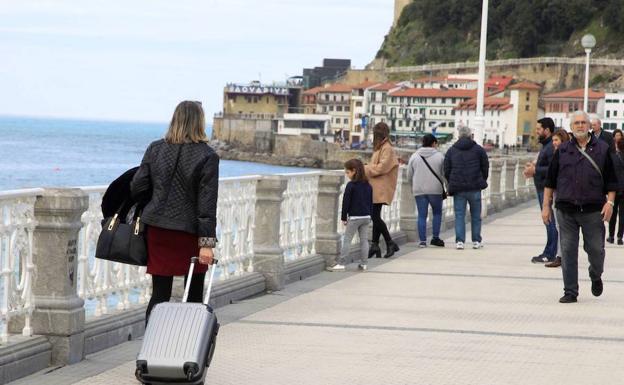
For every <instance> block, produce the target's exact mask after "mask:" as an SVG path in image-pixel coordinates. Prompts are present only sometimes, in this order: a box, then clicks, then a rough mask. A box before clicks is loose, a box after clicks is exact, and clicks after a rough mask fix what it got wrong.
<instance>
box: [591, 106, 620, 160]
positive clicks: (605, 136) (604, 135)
mask: <svg viewBox="0 0 624 385" xmlns="http://www.w3.org/2000/svg"><path fill="white" fill-rule="evenodd" d="M591 129H592V135H594V136H595V137H596V138H598V139H600V140H603V141H604V142H605V143H607V144H608V145H609V150H610V151H611V152H615V141H614V140H613V135H612V134H611V133H610V132H609V131H605V130H603V129H602V121H601V120H600V117H599V116H598V115H595V114H593V115H592V116H591Z"/></svg>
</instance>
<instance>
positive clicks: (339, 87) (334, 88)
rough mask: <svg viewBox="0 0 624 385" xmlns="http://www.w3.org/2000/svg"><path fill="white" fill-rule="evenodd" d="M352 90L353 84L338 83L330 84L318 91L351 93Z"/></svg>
mask: <svg viewBox="0 0 624 385" xmlns="http://www.w3.org/2000/svg"><path fill="white" fill-rule="evenodd" d="M351 90H353V86H351V85H348V84H337V83H336V84H330V85H327V86H325V87H322V88H321V89H320V90H318V92H317V93H321V92H336V93H347V92H348V93H351Z"/></svg>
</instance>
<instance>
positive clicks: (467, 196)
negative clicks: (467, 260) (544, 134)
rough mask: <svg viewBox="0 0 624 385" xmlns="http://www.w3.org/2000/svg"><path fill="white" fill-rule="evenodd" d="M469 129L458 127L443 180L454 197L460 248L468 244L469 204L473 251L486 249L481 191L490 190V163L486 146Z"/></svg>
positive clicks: (447, 153)
mask: <svg viewBox="0 0 624 385" xmlns="http://www.w3.org/2000/svg"><path fill="white" fill-rule="evenodd" d="M471 136H472V133H471V131H470V128H468V127H461V128H459V139H458V140H457V142H455V144H454V145H453V146H452V147H451V148H449V150H448V151H447V152H446V156H445V157H444V177H445V178H446V180H447V181H448V192H449V194H450V195H452V196H453V206H454V207H453V208H454V210H455V242H456V247H457V249H459V250H461V249H463V248H464V242H466V222H465V218H466V203H468V205H470V222H471V231H472V248H473V249H480V248H481V247H483V243H482V239H481V190H484V189H485V188H487V178H488V173H489V168H490V162H489V160H488V157H487V154H486V153H485V150H484V149H483V147H481V146H479V145H478V144H477V143H476V142H475V141H474V140H472V138H471Z"/></svg>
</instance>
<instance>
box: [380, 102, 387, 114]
mask: <svg viewBox="0 0 624 385" xmlns="http://www.w3.org/2000/svg"><path fill="white" fill-rule="evenodd" d="M385 113H386V105H385V104H384V105H382V106H381V114H382V115H383V114H385Z"/></svg>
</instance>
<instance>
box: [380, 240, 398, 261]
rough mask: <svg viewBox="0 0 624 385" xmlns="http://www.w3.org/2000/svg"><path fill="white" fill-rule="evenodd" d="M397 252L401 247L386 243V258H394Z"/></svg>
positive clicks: (391, 242)
mask: <svg viewBox="0 0 624 385" xmlns="http://www.w3.org/2000/svg"><path fill="white" fill-rule="evenodd" d="M397 251H399V245H397V244H396V243H394V242H393V241H390V242H388V243H386V255H384V258H390V257H392V256H393V255H394V253H396V252H397Z"/></svg>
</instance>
